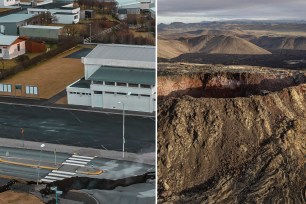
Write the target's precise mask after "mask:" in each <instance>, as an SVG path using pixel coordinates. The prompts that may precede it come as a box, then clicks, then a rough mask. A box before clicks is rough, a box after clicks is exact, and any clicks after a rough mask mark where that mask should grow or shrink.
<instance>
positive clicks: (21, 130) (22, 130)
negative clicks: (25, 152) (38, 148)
mask: <svg viewBox="0 0 306 204" xmlns="http://www.w3.org/2000/svg"><path fill="white" fill-rule="evenodd" d="M20 133H21V139H22V147H24V129H23V128H21V129H20Z"/></svg>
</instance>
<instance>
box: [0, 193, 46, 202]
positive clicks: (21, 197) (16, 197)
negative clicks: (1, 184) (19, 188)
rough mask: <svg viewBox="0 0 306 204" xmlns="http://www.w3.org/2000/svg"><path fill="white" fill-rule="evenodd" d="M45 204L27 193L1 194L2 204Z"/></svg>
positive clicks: (0, 200)
mask: <svg viewBox="0 0 306 204" xmlns="http://www.w3.org/2000/svg"><path fill="white" fill-rule="evenodd" d="M7 203H11V204H43V202H42V201H41V200H39V199H38V198H36V197H35V196H33V195H31V194H27V193H20V192H14V191H6V192H3V193H0V204H7Z"/></svg>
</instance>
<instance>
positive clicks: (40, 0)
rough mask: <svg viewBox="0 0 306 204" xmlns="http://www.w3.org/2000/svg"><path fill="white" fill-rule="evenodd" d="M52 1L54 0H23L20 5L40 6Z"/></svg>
mask: <svg viewBox="0 0 306 204" xmlns="http://www.w3.org/2000/svg"><path fill="white" fill-rule="evenodd" d="M52 2H53V0H21V1H20V5H27V6H30V5H31V6H40V5H44V4H49V3H52Z"/></svg>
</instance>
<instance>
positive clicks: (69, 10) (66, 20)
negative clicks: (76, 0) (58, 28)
mask: <svg viewBox="0 0 306 204" xmlns="http://www.w3.org/2000/svg"><path fill="white" fill-rule="evenodd" d="M46 12H50V13H51V15H53V16H54V17H55V23H59V24H75V23H78V22H79V21H80V8H79V7H77V8H75V7H74V6H73V3H68V4H67V3H50V4H45V5H41V6H37V7H32V8H28V14H40V13H46Z"/></svg>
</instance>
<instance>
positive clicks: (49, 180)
mask: <svg viewBox="0 0 306 204" xmlns="http://www.w3.org/2000/svg"><path fill="white" fill-rule="evenodd" d="M40 181H42V182H45V183H51V182H53V181H55V180H51V179H40Z"/></svg>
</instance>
